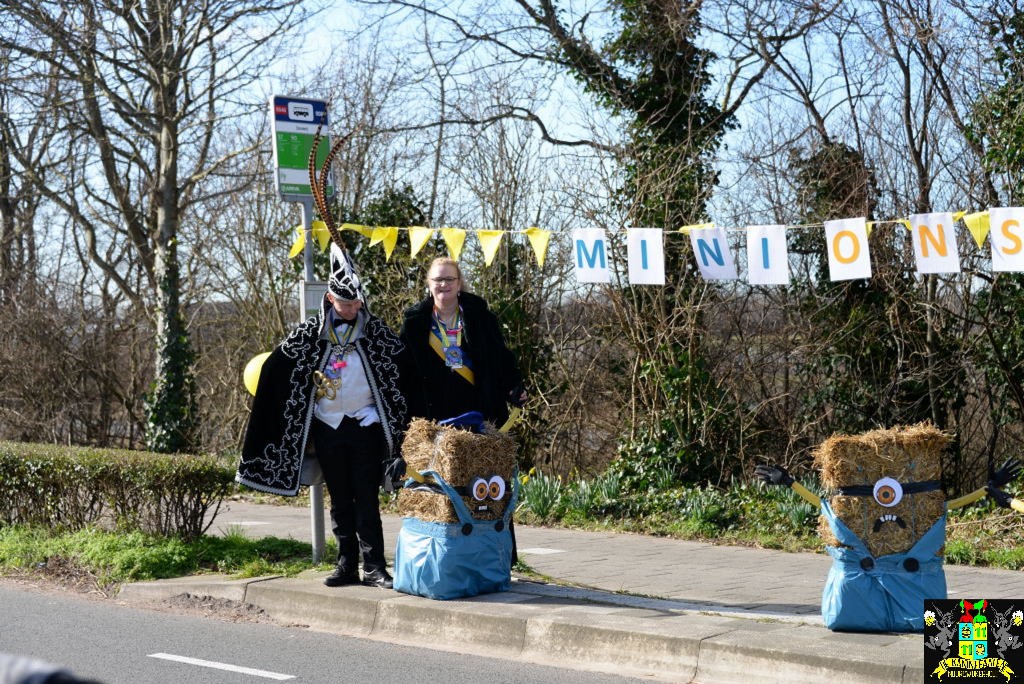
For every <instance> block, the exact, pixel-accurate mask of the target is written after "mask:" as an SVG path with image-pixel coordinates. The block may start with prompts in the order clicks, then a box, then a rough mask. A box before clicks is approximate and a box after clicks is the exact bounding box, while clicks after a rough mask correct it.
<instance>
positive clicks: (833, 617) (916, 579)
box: [821, 499, 946, 632]
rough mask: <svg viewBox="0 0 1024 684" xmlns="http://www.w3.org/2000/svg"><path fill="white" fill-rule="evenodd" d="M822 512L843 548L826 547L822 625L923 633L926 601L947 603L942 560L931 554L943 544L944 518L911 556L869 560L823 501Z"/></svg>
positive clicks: (925, 535) (840, 628) (850, 629)
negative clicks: (829, 564) (827, 567)
mask: <svg viewBox="0 0 1024 684" xmlns="http://www.w3.org/2000/svg"><path fill="white" fill-rule="evenodd" d="M821 512H822V515H824V516H825V519H826V520H828V523H829V526H830V527H831V528H832V533H833V534H834V535H835V536H836V539H837V540H839V543H840V544H843V545H844V546H843V547H834V546H827V547H826V550H827V551H828V553H829V555H830V556H832V569H831V570H829V573H828V579H827V580H826V582H825V590H824V592H823V593H822V596H821V617H822V618H823V619H824V621H825V626H826V627H828V628H829V629H833V630H844V631H855V632H921V631H923V630H924V602H925V600H926V599H945V598H946V574H945V573H944V572H943V569H942V556H938V555H936V554H937V553H938V551H939V550H940V549H941V548H942V546H943V545H944V544H945V540H946V516H945V514H943V516H942V517H941V518H939V519H938V520H937V521H936V522H935V524H934V525H932V527H931V528H930V529H929V530H928V531H927V532H926V533H925V534H924V535H923V536H922V537H921V538H920V539H919V540H917V543H915V544H914V546H913V547H912V548H911V549H910V551H907V552H906V553H894V554H890V555H887V556H881V557H879V558H873V557H872V556H871V554H870V553H869V552H868V549H867V546H865V544H864V542H863V541H861V539H860V537H858V536H857V535H856V534H854V533H853V532H852V531H851V530H850V528H849V527H847V526H846V525H845V524H844V523H843V521H841V520H839V518H837V517H836V515H835V513H834V512H833V511H832V508H831V507H830V506H829V505H828V502H827V501H825V500H824V499H822V501H821ZM846 547H849V548H846ZM865 559H867V560H865ZM865 566H867V567H865Z"/></svg>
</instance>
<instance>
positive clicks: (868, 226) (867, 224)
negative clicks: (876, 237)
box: [864, 221, 875, 237]
mask: <svg viewBox="0 0 1024 684" xmlns="http://www.w3.org/2000/svg"><path fill="white" fill-rule="evenodd" d="M874 229H875V222H874V221H865V222H864V231H865V233H866V234H867V236H868V237H871V231H872V230H874Z"/></svg>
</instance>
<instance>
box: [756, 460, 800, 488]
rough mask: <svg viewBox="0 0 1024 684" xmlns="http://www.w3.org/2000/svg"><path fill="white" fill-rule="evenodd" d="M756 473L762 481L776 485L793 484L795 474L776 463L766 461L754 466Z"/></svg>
mask: <svg viewBox="0 0 1024 684" xmlns="http://www.w3.org/2000/svg"><path fill="white" fill-rule="evenodd" d="M754 475H757V477H758V478H760V479H761V481H762V482H765V483H767V484H774V485H785V486H787V487H788V486H790V485H791V484H793V476H792V475H790V474H789V473H788V472H787V471H786V469H785V468H783V467H782V466H777V465H775V464H774V463H765V464H762V465H759V466H757V467H756V468H754Z"/></svg>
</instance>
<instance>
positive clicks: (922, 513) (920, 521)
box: [814, 423, 950, 557]
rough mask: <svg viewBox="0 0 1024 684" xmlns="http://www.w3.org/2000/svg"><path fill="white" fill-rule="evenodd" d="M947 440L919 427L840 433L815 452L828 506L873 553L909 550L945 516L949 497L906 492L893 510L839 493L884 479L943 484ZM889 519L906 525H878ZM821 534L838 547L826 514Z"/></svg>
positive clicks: (870, 499)
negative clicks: (850, 433) (826, 494)
mask: <svg viewBox="0 0 1024 684" xmlns="http://www.w3.org/2000/svg"><path fill="white" fill-rule="evenodd" d="M949 441H950V437H949V435H948V434H946V433H944V432H942V431H941V430H939V429H937V428H935V427H934V426H932V425H930V424H928V423H920V424H918V425H912V426H899V427H894V428H891V429H888V430H872V431H871V432H867V433H864V434H861V435H857V436H842V435H837V436H834V437H831V438H829V439H828V440H826V441H825V442H823V443H822V444H821V445H820V446H819V447H818V449H817V450H816V451H815V454H814V458H815V463H816V464H817V465H818V467H819V468H820V469H821V482H822V484H823V485H824V486H825V488H826V490H828V491H830V492H832V495H831V496H830V497H828V501H829V505H830V506H831V507H832V510H833V511H835V514H836V517H837V518H839V519H840V520H842V522H843V523H844V524H845V525H846V526H847V527H849V528H850V530H851V531H852V532H854V533H855V534H857V536H859V537H860V538H861V540H862V541H863V542H864V543H865V545H866V546H867V547H868V550H869V551H870V552H871V555H873V556H875V557H878V556H884V555H888V554H892V553H902V552H905V551H908V550H910V548H911V547H912V546H913V545H914V544H915V543H917V541H918V540H919V539H920V538H921V536H922V535H923V534H924V533H925V532H927V531H928V529H930V528H931V526H932V525H933V524H934V523H935V521H937V520H938V519H939V518H940V517H941V516H942V514H943V512H944V511H945V494H943V492H942V490H941V489H939V490H937V491H932V492H923V493H919V494H904V495H903V498H902V500H901V501H900V502H899V503H898V504H896V505H895V506H882V505H880V504H878V503H877V502H876V501H875V500H874V498H873V497H871V496H863V497H861V496H844V495H840V494H838V493H837V491H836V490H838V488H839V487H848V486H854V485H869V486H873V485H874V484H875V482H877V481H878V480H879V479H881V478H883V477H891V478H893V479H895V480H897V481H898V482H900V483H907V482H921V481H925V480H941V478H942V467H941V458H942V453H943V451H944V450H945V449H946V447H947V446H948V444H949ZM886 515H895V516H898V517H899V521H900V522H902V523H903V525H904V526H900V525H899V524H898V523H897V522H891V521H889V522H879V521H880V519H881V518H882V516H886ZM818 532H819V534H820V535H821V537H822V539H823V540H824V541H825V543H826V544H831V545H837V544H838V541H837V540H836V538H835V536H834V535H833V534H832V530H831V528H830V527H829V525H828V522H827V521H826V520H825V518H824V516H822V517H821V518H819V521H818Z"/></svg>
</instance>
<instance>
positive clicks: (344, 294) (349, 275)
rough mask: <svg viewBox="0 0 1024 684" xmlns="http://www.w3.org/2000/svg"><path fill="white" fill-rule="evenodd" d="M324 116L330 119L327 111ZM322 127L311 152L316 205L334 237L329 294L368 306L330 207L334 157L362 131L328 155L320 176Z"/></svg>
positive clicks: (339, 142) (312, 188)
mask: <svg viewBox="0 0 1024 684" xmlns="http://www.w3.org/2000/svg"><path fill="white" fill-rule="evenodd" d="M324 116H326V111H325V113H324ZM322 125H323V120H322V119H321V121H320V125H319V126H317V129H316V135H314V136H313V147H312V149H310V151H309V187H310V190H311V191H312V193H313V201H314V202H315V203H316V208H317V211H319V212H320V218H322V219H323V221H324V224H325V225H326V226H327V232H328V233H329V234H330V236H331V277H330V278H329V279H328V281H327V291H328V292H330V293H331V294H332V295H334V296H335V297H337V298H338V299H344V300H354V299H358V300H359V301H361V302H363V304H364V305H365V304H366V296H365V295H364V293H363V287H362V283H361V282H360V280H359V274H358V273H357V272H356V267H355V263H353V261H352V257H351V255H350V254H349V253H348V250H347V249H345V243H344V242H343V241H342V239H341V233H340V231H339V230H338V228H337V226H336V225H335V223H334V217H333V216H332V215H331V211H330V208H329V207H328V206H327V175H328V173H329V171H330V168H331V162H332V161H334V157H335V156H336V155H337V154H338V151H339V150H340V149H341V147H342V145H344V144H345V143H347V142H348V141H349V139H350V138H351V137H352V135H353V134H355V132H356V131H357V130H359V129H358V128H356V129H354V130H352V131H351V132H350V133H348V134H347V135H344V136H342V138H341V139H340V140H338V141H337V142H335V143H334V144H333V145H331V149H330V151H329V152H328V153H327V157H326V158H325V159H324V163H323V166H321V167H320V172H319V174H318V173H317V168H316V150H317V147H319V145H320V140H321V137H320V127H321V126H322Z"/></svg>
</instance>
